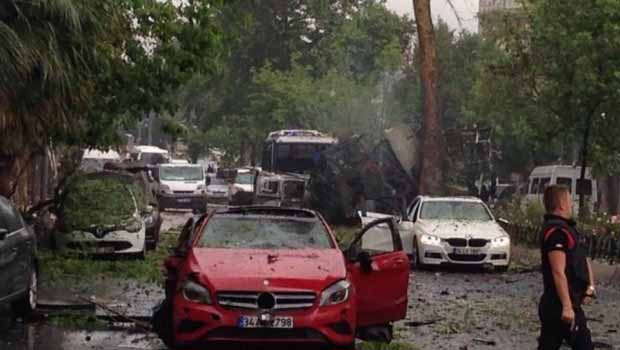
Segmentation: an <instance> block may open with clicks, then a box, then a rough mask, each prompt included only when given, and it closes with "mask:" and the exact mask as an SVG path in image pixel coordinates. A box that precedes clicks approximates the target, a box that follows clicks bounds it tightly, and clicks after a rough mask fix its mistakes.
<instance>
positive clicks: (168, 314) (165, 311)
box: [151, 298, 176, 348]
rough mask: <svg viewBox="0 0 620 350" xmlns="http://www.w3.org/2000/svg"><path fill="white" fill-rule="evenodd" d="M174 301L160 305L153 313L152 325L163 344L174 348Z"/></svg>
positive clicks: (165, 301) (165, 300)
mask: <svg viewBox="0 0 620 350" xmlns="http://www.w3.org/2000/svg"><path fill="white" fill-rule="evenodd" d="M172 307H173V305H172V301H171V300H170V299H168V298H166V299H164V301H163V302H162V303H161V304H159V305H158V306H157V307H156V308H155V311H154V313H153V317H152V318H151V324H152V326H153V331H154V332H155V334H157V335H158V336H159V338H160V339H161V340H162V341H163V343H164V344H165V345H166V346H168V347H170V348H173V347H175V345H176V344H175V343H176V342H175V339H174V329H173V326H172V316H173V315H172V311H173V310H172Z"/></svg>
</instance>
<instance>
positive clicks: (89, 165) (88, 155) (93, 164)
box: [80, 149, 121, 172]
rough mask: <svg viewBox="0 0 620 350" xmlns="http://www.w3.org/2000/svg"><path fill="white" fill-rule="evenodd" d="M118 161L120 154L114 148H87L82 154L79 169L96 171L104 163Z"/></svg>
mask: <svg viewBox="0 0 620 350" xmlns="http://www.w3.org/2000/svg"><path fill="white" fill-rule="evenodd" d="M120 161H121V156H120V154H118V152H116V151H114V150H109V151H100V150H96V149H87V150H85V151H84V155H83V156H82V162H81V163H80V170H82V171H84V172H98V171H102V170H103V166H104V165H105V163H108V162H120Z"/></svg>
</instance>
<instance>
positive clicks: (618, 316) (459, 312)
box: [396, 269, 620, 350]
mask: <svg viewBox="0 0 620 350" xmlns="http://www.w3.org/2000/svg"><path fill="white" fill-rule="evenodd" d="M541 284H542V280H541V275H540V273H538V272H526V273H515V274H495V273H490V272H483V271H463V270H462V269H459V270H458V271H454V270H452V271H450V270H441V271H421V272H414V273H413V274H412V276H411V284H410V289H409V291H410V298H409V302H410V306H409V313H408V319H407V320H406V321H405V322H400V323H399V324H398V326H397V328H396V336H397V337H398V338H399V340H400V341H405V342H408V343H411V344H415V345H416V346H417V347H418V348H420V349H429V350H431V349H432V350H435V349H437V350H440V349H468V350H472V349H515V350H522V349H535V348H536V341H537V337H538V332H539V321H538V314H537V305H538V299H539V297H540V294H541V292H542V290H541ZM598 289H599V291H598V293H599V299H598V300H597V301H596V302H595V303H594V304H593V305H591V306H585V307H584V309H585V310H586V314H587V316H588V317H589V318H590V321H589V323H590V324H589V326H590V329H591V330H592V334H593V339H594V341H595V342H597V343H599V344H598V345H599V346H598V347H597V348H599V349H620V313H618V312H617V311H611V310H618V307H620V289H619V288H618V287H617V286H610V285H600V286H599V287H598Z"/></svg>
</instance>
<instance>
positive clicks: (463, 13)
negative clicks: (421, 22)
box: [387, 0, 478, 32]
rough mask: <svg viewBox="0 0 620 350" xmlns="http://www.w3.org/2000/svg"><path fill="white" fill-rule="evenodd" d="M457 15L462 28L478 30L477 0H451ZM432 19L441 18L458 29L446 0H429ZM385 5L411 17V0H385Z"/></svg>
mask: <svg viewBox="0 0 620 350" xmlns="http://www.w3.org/2000/svg"><path fill="white" fill-rule="evenodd" d="M452 3H453V4H454V7H455V8H456V11H457V13H458V15H459V16H460V17H461V20H462V23H463V28H464V29H467V30H469V31H472V32H475V31H478V19H477V17H476V15H477V13H478V0H452ZM431 6H432V8H431V12H432V14H433V19H436V18H437V17H441V18H443V19H444V20H445V21H446V22H448V24H449V25H450V27H452V28H454V29H457V30H458V29H460V27H459V23H458V21H457V19H456V16H455V15H454V11H453V10H452V8H451V7H450V5H448V2H447V0H431ZM387 7H388V8H389V9H391V10H393V11H395V12H396V13H398V14H400V15H405V14H407V15H409V16H410V17H412V18H413V0H387Z"/></svg>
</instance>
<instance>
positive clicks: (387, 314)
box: [346, 217, 409, 330]
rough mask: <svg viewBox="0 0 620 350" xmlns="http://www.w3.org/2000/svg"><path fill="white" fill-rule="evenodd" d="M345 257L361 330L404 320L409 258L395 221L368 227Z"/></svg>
mask: <svg viewBox="0 0 620 350" xmlns="http://www.w3.org/2000/svg"><path fill="white" fill-rule="evenodd" d="M346 254H347V258H348V262H347V269H348V271H349V274H350V276H351V278H352V280H353V284H354V286H355V291H356V295H357V324H358V328H362V329H363V328H370V327H382V326H387V325H389V324H390V323H391V322H393V321H397V320H401V319H404V318H405V317H406V314H407V297H408V295H407V288H408V286H409V259H408V258H407V254H406V253H405V252H404V251H403V246H402V242H401V239H400V235H399V233H398V229H397V224H396V222H395V221H394V219H393V218H391V217H390V218H383V219H379V220H376V221H373V222H372V223H370V224H369V225H367V226H365V227H364V228H363V229H362V231H361V232H360V233H359V234H358V235H357V236H356V238H355V240H354V241H353V243H352V244H351V247H349V249H348V250H347V252H346ZM358 330H359V329H358Z"/></svg>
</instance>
